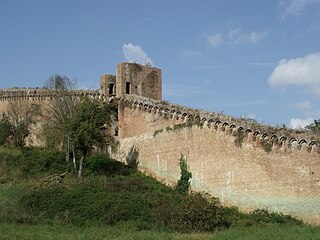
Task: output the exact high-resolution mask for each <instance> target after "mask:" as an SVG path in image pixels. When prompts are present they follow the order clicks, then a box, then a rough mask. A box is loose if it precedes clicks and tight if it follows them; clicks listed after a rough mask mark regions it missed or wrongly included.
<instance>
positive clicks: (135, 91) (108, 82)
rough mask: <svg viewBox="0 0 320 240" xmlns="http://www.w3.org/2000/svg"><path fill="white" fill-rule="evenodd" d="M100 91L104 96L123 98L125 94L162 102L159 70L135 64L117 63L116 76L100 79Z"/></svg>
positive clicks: (106, 76) (108, 75) (107, 75)
mask: <svg viewBox="0 0 320 240" xmlns="http://www.w3.org/2000/svg"><path fill="white" fill-rule="evenodd" d="M100 91H101V93H103V94H104V95H105V96H107V97H109V96H113V95H116V96H117V97H123V96H125V95H126V94H130V95H138V96H141V97H145V98H151V99H155V100H160V101H161V100H162V73H161V69H159V68H155V67H151V66H143V65H140V64H137V63H127V62H123V63H119V64H118V65H117V72H116V76H113V75H110V74H105V75H103V76H101V78H100Z"/></svg>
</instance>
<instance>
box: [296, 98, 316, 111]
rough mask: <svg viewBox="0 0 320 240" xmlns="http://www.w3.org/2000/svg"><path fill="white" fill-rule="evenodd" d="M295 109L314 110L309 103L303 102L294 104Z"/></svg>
mask: <svg viewBox="0 0 320 240" xmlns="http://www.w3.org/2000/svg"><path fill="white" fill-rule="evenodd" d="M293 107H294V108H296V109H299V110H309V109H312V105H311V103H310V102H309V101H306V100H305V101H302V102H297V103H295V104H293Z"/></svg>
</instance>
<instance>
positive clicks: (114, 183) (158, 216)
mask: <svg viewBox="0 0 320 240" xmlns="http://www.w3.org/2000/svg"><path fill="white" fill-rule="evenodd" d="M68 167H70V166H68V163H66V162H65V161H64V159H63V155H61V154H60V153H58V152H51V151H49V150H42V149H26V150H24V151H19V150H15V149H13V150H12V149H1V148H0V172H2V173H5V174H4V175H3V177H2V178H1V177H0V180H1V181H0V239H218V240H220V239H236V240H237V239H239V240H240V239H245V240H250V239H255V240H259V239H261V240H262V239H272V240H273V239H275V240H277V239H279V240H286V239H298V240H299V239H319V240H320V227H312V226H309V225H305V224H303V223H302V222H300V221H299V220H297V219H294V218H292V217H291V216H286V215H283V214H281V213H269V212H267V211H266V210H256V211H254V212H252V213H250V214H247V213H242V212H240V211H239V210H238V209H237V208H223V207H221V206H220V203H219V201H218V200H217V199H215V198H212V197H210V196H207V195H203V194H191V195H188V194H181V193H179V192H177V191H175V190H174V189H173V188H169V187H167V186H165V185H163V184H162V183H159V182H157V181H156V180H155V179H153V178H150V177H147V176H144V175H143V174H141V173H138V172H137V171H135V170H134V169H132V168H129V167H127V166H125V165H123V164H121V163H119V162H117V161H114V160H112V159H107V158H106V157H105V156H101V155H96V156H91V157H89V158H88V159H86V162H85V178H84V181H83V182H78V181H77V180H76V179H75V178H74V175H73V174H72V171H71V167H70V168H68ZM66 170H68V171H69V173H68V174H67V176H66V177H65V178H64V179H63V181H62V182H54V184H51V183H50V184H43V183H44V179H47V178H46V176H48V175H49V176H53V175H52V174H55V173H61V172H62V171H66ZM183 232H184V233H183ZM185 232H189V233H185ZM200 232H202V233H200Z"/></svg>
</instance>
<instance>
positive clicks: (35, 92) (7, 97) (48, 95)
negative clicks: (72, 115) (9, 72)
mask: <svg viewBox="0 0 320 240" xmlns="http://www.w3.org/2000/svg"><path fill="white" fill-rule="evenodd" d="M68 93H69V94H70V95H72V96H75V97H80V96H89V97H92V98H104V95H103V94H101V93H99V91H98V90H73V91H69V92H68ZM55 96H56V93H55V92H54V91H52V90H49V89H46V88H28V89H22V88H9V89H0V102H6V101H51V100H52V98H53V97H55Z"/></svg>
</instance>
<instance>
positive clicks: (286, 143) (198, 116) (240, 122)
mask: <svg viewBox="0 0 320 240" xmlns="http://www.w3.org/2000/svg"><path fill="white" fill-rule="evenodd" d="M120 104H123V105H124V106H126V107H129V108H131V109H138V110H141V111H145V112H149V113H151V114H153V115H156V116H157V117H159V118H164V119H167V120H169V121H171V122H173V124H175V125H177V124H183V123H188V124H186V126H187V125H189V126H190V125H198V126H203V127H207V128H209V129H212V128H214V129H215V130H217V131H222V132H225V133H226V134H236V132H237V131H243V133H244V134H245V135H246V138H247V141H248V142H251V143H252V144H253V145H256V146H261V144H262V142H264V141H269V142H270V143H271V144H272V148H277V147H281V148H286V149H297V150H302V149H306V150H308V151H309V152H318V153H320V144H319V136H318V135H316V134H312V133H311V132H308V131H302V130H294V129H288V128H277V127H271V126H268V125H264V124H261V123H257V122H255V121H253V120H251V119H244V118H235V117H231V116H228V115H225V114H220V113H214V112H208V111H203V110H197V109H192V108H188V107H185V106H181V105H174V104H169V103H166V102H164V101H156V100H153V99H148V98H143V97H139V96H133V95H126V96H125V97H123V98H122V99H121V100H120Z"/></svg>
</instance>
